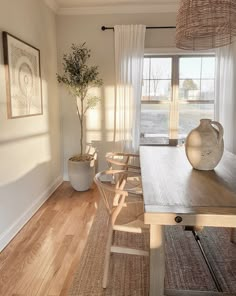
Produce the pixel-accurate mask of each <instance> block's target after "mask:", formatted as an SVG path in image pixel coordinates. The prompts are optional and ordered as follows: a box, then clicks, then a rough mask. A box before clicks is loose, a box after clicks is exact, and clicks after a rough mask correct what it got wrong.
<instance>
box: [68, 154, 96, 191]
mask: <svg viewBox="0 0 236 296" xmlns="http://www.w3.org/2000/svg"><path fill="white" fill-rule="evenodd" d="M68 175H69V180H70V183H71V185H72V187H73V188H74V189H75V190H76V191H86V190H88V189H89V188H90V187H91V185H92V183H93V178H94V175H95V159H92V160H84V161H74V160H71V159H69V160H68Z"/></svg>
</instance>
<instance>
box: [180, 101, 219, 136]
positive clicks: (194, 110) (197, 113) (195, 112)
mask: <svg viewBox="0 0 236 296" xmlns="http://www.w3.org/2000/svg"><path fill="white" fill-rule="evenodd" d="M202 118H209V119H213V118H214V104H179V136H180V137H185V136H187V135H188V133H189V132H190V131H191V130H192V129H193V128H195V127H197V126H198V125H199V122H200V119H202Z"/></svg>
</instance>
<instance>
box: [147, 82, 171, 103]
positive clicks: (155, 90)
mask: <svg viewBox="0 0 236 296" xmlns="http://www.w3.org/2000/svg"><path fill="white" fill-rule="evenodd" d="M170 98H171V80H150V100H170Z"/></svg>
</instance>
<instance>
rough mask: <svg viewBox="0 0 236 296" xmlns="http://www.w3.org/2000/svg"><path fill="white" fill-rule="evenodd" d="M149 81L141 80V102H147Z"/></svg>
mask: <svg viewBox="0 0 236 296" xmlns="http://www.w3.org/2000/svg"><path fill="white" fill-rule="evenodd" d="M149 84H150V83H149V80H143V85H142V100H149Z"/></svg>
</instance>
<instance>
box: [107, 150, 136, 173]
mask: <svg viewBox="0 0 236 296" xmlns="http://www.w3.org/2000/svg"><path fill="white" fill-rule="evenodd" d="M106 161H107V164H108V167H109V168H110V169H113V170H116V169H118V170H129V171H134V172H139V173H140V161H139V155H138V154H131V153H121V152H109V153H107V154H106Z"/></svg>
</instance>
